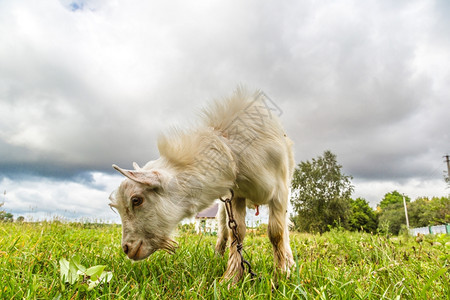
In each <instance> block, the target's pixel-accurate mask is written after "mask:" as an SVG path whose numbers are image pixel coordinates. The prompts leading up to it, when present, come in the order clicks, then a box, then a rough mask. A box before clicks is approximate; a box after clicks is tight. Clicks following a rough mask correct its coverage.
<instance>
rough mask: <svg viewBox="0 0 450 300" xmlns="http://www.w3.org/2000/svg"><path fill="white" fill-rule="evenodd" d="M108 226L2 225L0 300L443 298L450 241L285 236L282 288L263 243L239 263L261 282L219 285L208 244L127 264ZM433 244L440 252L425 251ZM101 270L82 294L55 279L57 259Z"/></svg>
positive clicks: (116, 230)
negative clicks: (102, 275)
mask: <svg viewBox="0 0 450 300" xmlns="http://www.w3.org/2000/svg"><path fill="white" fill-rule="evenodd" d="M120 238H121V229H120V226H115V225H83V224H61V223H57V222H54V223H42V224H29V223H24V224H17V223H14V224H13V223H0V276H1V277H2V279H1V280H0V298H2V299H22V298H24V299H53V298H57V299H97V298H98V299H110V298H111V299H154V298H162V299H174V298H181V299H228V298H242V299H244V298H245V299H252V298H263V299H264V298H275V299H334V298H337V299H380V298H386V299H450V298H449V297H450V296H449V295H450V284H449V282H450V274H449V268H450V254H449V251H450V247H449V245H445V243H446V242H448V241H449V240H450V237H449V236H445V235H444V236H438V237H434V238H433V239H434V240H431V239H432V238H431V237H427V238H426V239H425V241H423V242H422V243H420V244H419V243H417V242H416V241H415V238H412V237H411V238H406V237H398V238H391V239H387V238H386V237H382V236H378V235H370V234H363V233H351V232H344V231H339V230H333V231H332V232H329V233H326V234H323V235H321V236H320V235H308V234H292V235H291V245H292V249H293V252H294V256H295V259H296V261H297V267H296V268H295V269H294V270H293V272H292V276H291V277H290V278H289V279H281V280H279V282H278V284H275V283H274V280H273V258H272V250H271V245H270V243H269V241H268V239H267V237H259V236H255V237H252V236H251V235H249V236H248V237H247V238H246V239H245V243H244V250H245V251H246V254H245V257H246V258H247V259H248V260H249V261H250V262H251V263H252V267H253V269H254V270H255V272H256V273H257V274H258V275H259V276H260V280H256V281H252V280H250V278H248V277H247V278H245V279H244V280H243V281H241V282H240V283H238V284H237V285H235V286H229V285H228V284H227V283H221V282H220V279H221V276H222V274H223V272H224V271H225V267H226V261H225V259H223V258H220V257H217V256H216V255H214V249H213V247H214V244H215V238H214V237H211V236H199V235H189V234H184V233H180V234H179V236H178V237H177V240H178V242H179V245H180V247H179V249H178V250H177V253H176V254H175V255H169V254H166V253H164V252H161V251H158V252H156V253H155V254H153V255H152V256H150V258H149V259H146V260H144V261H143V262H139V263H132V262H131V261H130V260H128V259H126V258H125V255H124V254H123V253H122V252H121V248H120ZM436 240H439V242H440V244H441V245H436V243H434V245H432V244H431V242H432V241H436ZM75 254H78V255H79V256H80V257H81V263H82V264H83V265H84V266H86V267H91V266H95V265H105V266H106V268H105V271H111V272H112V273H113V278H112V280H111V281H110V282H109V283H105V284H101V285H99V286H97V287H95V288H94V289H93V290H91V291H87V290H86V288H85V287H84V286H83V285H85V284H83V283H82V282H81V281H80V282H78V283H76V284H73V285H70V284H68V283H63V282H62V280H61V278H60V265H59V260H60V259H61V258H65V259H70V258H71V257H72V256H74V255H75Z"/></svg>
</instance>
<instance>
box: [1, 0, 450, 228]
mask: <svg viewBox="0 0 450 300" xmlns="http://www.w3.org/2000/svg"><path fill="white" fill-rule="evenodd" d="M0 36H1V41H0V191H1V194H0V203H1V202H5V204H4V206H3V208H4V209H5V210H6V211H8V212H11V213H13V214H14V216H15V217H18V216H20V215H22V216H25V217H26V218H27V219H28V220H38V219H42V218H50V219H51V218H65V219H76V220H101V221H105V222H117V221H118V220H119V217H118V215H117V214H115V213H114V212H112V211H111V210H110V209H109V207H108V201H109V200H108V197H109V195H110V193H111V192H112V191H113V190H114V189H115V188H117V186H118V184H119V183H120V182H121V181H122V179H123V178H122V177H121V175H120V174H117V173H116V172H115V171H114V170H113V169H112V167H111V165H112V164H113V163H115V164H118V165H119V166H121V167H124V168H131V167H132V166H131V164H132V162H133V161H136V162H138V163H139V164H141V165H142V164H145V163H146V162H147V161H149V160H154V159H156V158H157V157H158V156H159V154H158V150H157V147H156V140H157V137H158V135H159V134H161V132H164V131H165V130H168V129H169V128H171V127H172V126H174V125H176V126H185V124H187V122H188V121H192V120H193V119H195V118H196V117H197V113H198V111H199V110H200V109H201V108H202V107H204V106H205V105H207V103H208V102H210V101H211V100H213V99H221V98H224V97H226V96H229V95H230V94H231V93H232V92H233V90H234V89H235V88H236V86H237V85H239V84H242V85H245V86H246V87H248V88H250V89H261V90H263V91H264V92H265V93H266V94H267V95H268V96H269V97H270V98H271V99H272V100H273V101H274V102H275V103H276V104H277V106H278V107H279V108H280V109H281V116H280V119H281V121H282V123H283V125H284V127H285V129H286V132H287V133H288V135H289V136H290V138H291V139H292V140H293V141H294V143H295V146H294V149H295V159H296V162H297V163H299V162H301V161H305V160H311V159H312V158H316V157H317V156H319V155H322V154H323V152H324V151H325V150H330V151H332V152H333V153H334V154H336V155H337V160H338V162H339V164H341V165H342V170H343V172H344V173H345V174H346V175H351V176H353V181H352V182H353V184H354V186H355V191H354V193H353V197H354V198H356V197H363V198H365V199H366V200H367V201H368V202H369V203H370V204H371V206H372V207H375V206H376V204H377V203H379V202H380V201H381V199H382V198H383V196H384V195H385V194H386V193H388V192H391V191H393V190H398V191H399V192H400V193H404V194H406V195H407V196H409V197H411V198H412V199H415V198H417V197H420V196H428V197H432V196H447V195H448V194H449V193H450V192H449V189H448V188H447V186H446V184H445V182H444V180H443V178H444V172H445V171H446V165H445V163H444V158H443V156H444V155H446V154H450V138H449V128H450V118H449V113H450V88H449V82H450V2H448V1H446V0H440V1H431V0H430V1H418V0H408V1H406V0H405V1H388V0H373V1H358V0H354V1H349V0H342V1H331V0H329V1H313V0H300V1H270V2H269V1H256V0H253V1H211V0H208V1H206V0H201V1H195V2H189V1H135V0H127V1H124V0H113V1H106V0H75V1H72V0H59V1H58V0H41V1H26V0H3V1H0ZM5 192H6V193H5Z"/></svg>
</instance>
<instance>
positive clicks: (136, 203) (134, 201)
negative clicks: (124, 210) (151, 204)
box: [131, 196, 144, 206]
mask: <svg viewBox="0 0 450 300" xmlns="http://www.w3.org/2000/svg"><path fill="white" fill-rule="evenodd" d="M142 202H144V199H143V198H142V197H137V196H135V197H133V198H131V204H133V206H139V205H141V204H142Z"/></svg>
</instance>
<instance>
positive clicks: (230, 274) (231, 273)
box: [223, 197, 246, 283]
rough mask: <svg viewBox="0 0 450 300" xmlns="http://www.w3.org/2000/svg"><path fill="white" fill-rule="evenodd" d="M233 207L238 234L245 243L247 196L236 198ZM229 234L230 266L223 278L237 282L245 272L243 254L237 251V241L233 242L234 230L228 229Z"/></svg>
mask: <svg viewBox="0 0 450 300" xmlns="http://www.w3.org/2000/svg"><path fill="white" fill-rule="evenodd" d="M231 203H232V207H233V208H232V209H233V216H234V220H235V221H236V224H237V234H238V237H239V239H240V241H241V243H244V238H245V230H246V226H245V213H246V205H245V198H237V197H236V198H234V199H233V200H232V201H231ZM228 235H229V238H230V241H231V244H230V255H229V257H228V266H227V270H226V271H225V274H224V275H223V278H224V279H225V280H230V279H232V280H233V283H237V282H238V281H239V280H240V279H241V278H242V275H243V274H244V270H243V269H242V266H241V255H240V254H239V252H238V251H237V247H236V246H237V242H236V243H234V244H233V241H234V240H235V237H234V235H233V230H231V229H228Z"/></svg>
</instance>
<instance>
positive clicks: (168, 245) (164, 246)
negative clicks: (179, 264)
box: [160, 238, 178, 254]
mask: <svg viewBox="0 0 450 300" xmlns="http://www.w3.org/2000/svg"><path fill="white" fill-rule="evenodd" d="M177 248H178V243H177V242H176V241H174V240H172V239H170V238H167V239H165V240H163V241H162V243H161V244H160V249H161V250H164V251H166V252H167V253H169V254H175V250H176V249H177Z"/></svg>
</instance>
